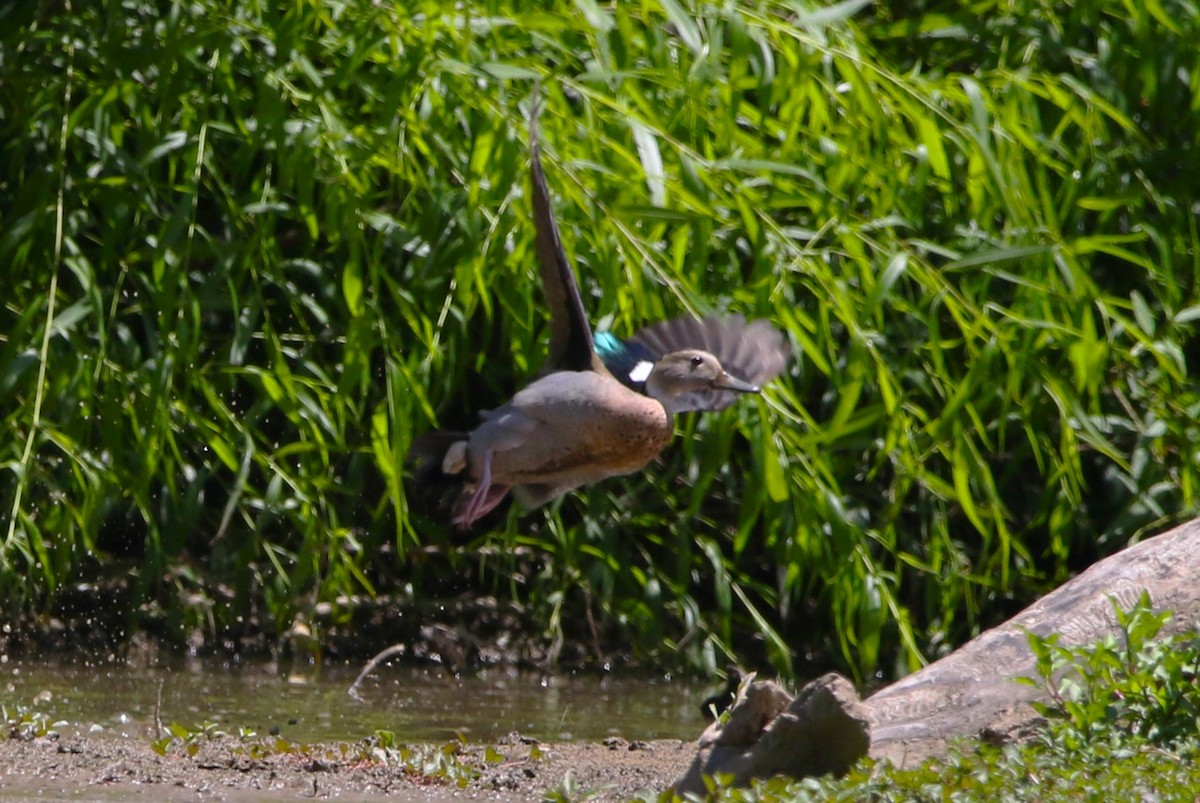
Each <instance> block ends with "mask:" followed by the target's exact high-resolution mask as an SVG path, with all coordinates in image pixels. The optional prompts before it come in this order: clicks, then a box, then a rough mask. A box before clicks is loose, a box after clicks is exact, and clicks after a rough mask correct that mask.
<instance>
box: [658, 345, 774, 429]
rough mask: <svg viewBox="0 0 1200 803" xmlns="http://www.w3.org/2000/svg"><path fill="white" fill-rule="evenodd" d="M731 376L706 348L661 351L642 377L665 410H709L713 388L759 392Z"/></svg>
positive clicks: (682, 411) (738, 391)
mask: <svg viewBox="0 0 1200 803" xmlns="http://www.w3.org/2000/svg"><path fill="white" fill-rule="evenodd" d="M760 390H761V389H760V388H759V387H758V385H752V384H750V383H749V382H744V381H742V380H741V379H738V378H737V377H736V376H733V375H732V374H730V373H729V372H728V371H726V370H725V369H724V368H723V367H722V366H721V361H720V360H718V359H717V358H716V357H714V356H713V355H712V354H710V353H708V352H707V351H699V350H696V349H686V350H684V351H673V352H671V353H670V354H666V355H664V356H663V357H662V358H661V359H659V360H658V361H657V362H656V363H654V367H653V368H651V369H650V375H649V376H647V377H646V394H647V395H648V396H652V397H653V398H655V399H657V400H658V402H659V403H660V404H662V406H663V407H664V408H666V410H667V412H668V413H671V414H672V415H674V414H675V413H686V412H689V411H692V410H711V409H712V397H713V394H714V392H720V391H733V392H734V393H759V392H760Z"/></svg>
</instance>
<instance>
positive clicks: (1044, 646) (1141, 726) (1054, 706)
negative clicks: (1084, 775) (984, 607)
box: [1023, 593, 1200, 749]
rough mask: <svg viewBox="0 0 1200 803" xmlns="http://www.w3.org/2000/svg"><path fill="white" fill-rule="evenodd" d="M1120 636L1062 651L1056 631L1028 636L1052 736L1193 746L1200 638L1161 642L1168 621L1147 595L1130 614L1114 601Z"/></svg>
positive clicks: (1076, 741) (1078, 742)
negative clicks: (1035, 660) (1044, 696)
mask: <svg viewBox="0 0 1200 803" xmlns="http://www.w3.org/2000/svg"><path fill="white" fill-rule="evenodd" d="M1113 610H1114V612H1115V614H1116V618H1117V625H1118V632H1117V633H1116V634H1113V635H1110V636H1108V637H1107V638H1105V639H1103V640H1101V641H1100V642H1098V643H1097V644H1095V645H1092V646H1088V647H1075V648H1072V647H1066V646H1063V645H1062V643H1061V640H1060V637H1059V636H1058V635H1057V634H1052V635H1050V636H1046V637H1042V636H1038V635H1036V634H1032V633H1031V634H1029V645H1030V647H1031V648H1032V649H1033V652H1034V655H1036V656H1037V674H1038V677H1037V679H1028V678H1026V679H1023V680H1024V682H1026V683H1030V684H1034V685H1038V686H1042V687H1044V688H1045V689H1046V691H1047V693H1048V695H1049V698H1050V700H1049V702H1046V703H1039V704H1036V707H1037V709H1038V710H1039V711H1040V712H1041V713H1042V714H1043V715H1044V716H1045V717H1046V718H1047V720H1048V721H1049V728H1048V730H1047V738H1048V739H1049V740H1050V741H1051V742H1052V743H1054V744H1059V745H1062V746H1064V747H1066V748H1069V749H1080V748H1082V747H1084V746H1085V745H1088V744H1091V743H1094V742H1096V741H1100V740H1107V741H1112V742H1123V741H1128V740H1130V739H1141V740H1145V741H1146V742H1148V743H1150V744H1152V745H1156V746H1158V747H1162V748H1166V749H1177V748H1181V747H1182V746H1183V745H1185V744H1187V745H1190V746H1191V748H1192V749H1194V748H1195V746H1196V740H1197V735H1198V733H1200V681H1198V680H1197V667H1198V666H1200V635H1198V634H1196V633H1194V632H1193V633H1187V634H1180V635H1176V636H1172V637H1170V638H1162V639H1159V638H1156V637H1157V636H1158V634H1159V633H1160V632H1161V630H1162V628H1163V625H1165V624H1166V623H1167V622H1168V621H1169V620H1170V618H1171V614H1170V613H1169V612H1160V613H1156V612H1155V611H1154V609H1153V606H1152V605H1151V602H1150V598H1149V596H1148V595H1147V594H1145V593H1143V594H1142V596H1141V598H1140V599H1139V600H1138V601H1137V603H1136V604H1135V605H1134V606H1133V608H1131V609H1130V610H1128V611H1126V610H1122V609H1121V608H1120V607H1119V606H1118V605H1117V604H1116V603H1115V602H1114V603H1113Z"/></svg>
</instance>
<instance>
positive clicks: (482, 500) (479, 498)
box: [451, 449, 508, 530]
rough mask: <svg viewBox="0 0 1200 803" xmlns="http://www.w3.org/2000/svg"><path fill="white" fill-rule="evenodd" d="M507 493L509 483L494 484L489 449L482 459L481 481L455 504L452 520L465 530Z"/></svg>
mask: <svg viewBox="0 0 1200 803" xmlns="http://www.w3.org/2000/svg"><path fill="white" fill-rule="evenodd" d="M464 490H465V489H464ZM507 493H508V486H507V485H493V484H492V450H491V449H488V450H486V451H485V452H484V453H483V455H482V459H481V460H480V467H479V481H478V482H476V483H475V487H474V488H473V489H471V491H470V492H469V493H468V494H467V496H466V497H465V498H463V499H461V500H459V503H458V504H457V505H455V506H454V507H455V512H454V517H453V518H452V519H451V521H452V522H454V524H455V525H456V526H457V527H458V528H459V529H462V530H465V529H467V528H468V527H470V526H471V525H472V524H474V523H475V521H476V520H477V519H479V518H480V517H482V516H484V515H486V514H487V513H488V512H489V511H490V510H491V509H492V508H494V507H495V506H496V505H498V504H500V500H501V499H503V498H504V497H505V495H506V494H507Z"/></svg>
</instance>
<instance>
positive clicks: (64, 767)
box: [0, 734, 694, 801]
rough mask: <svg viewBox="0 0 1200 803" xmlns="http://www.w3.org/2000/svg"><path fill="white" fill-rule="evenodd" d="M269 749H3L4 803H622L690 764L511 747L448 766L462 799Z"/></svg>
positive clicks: (312, 754)
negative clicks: (561, 797) (561, 801)
mask: <svg viewBox="0 0 1200 803" xmlns="http://www.w3.org/2000/svg"><path fill="white" fill-rule="evenodd" d="M271 741H272V740H270V739H266V740H257V741H256V742H255V743H252V744H247V743H244V742H240V741H239V740H237V739H236V738H233V737H223V738H218V739H214V740H211V741H206V742H204V743H202V744H200V746H199V749H198V750H197V751H196V752H195V754H194V755H188V753H187V750H186V749H185V747H184V745H183V744H182V743H180V742H178V741H176V742H175V743H174V744H172V745H171V747H170V748H169V749H168V750H167V753H166V755H159V754H158V753H157V752H155V750H154V749H153V747H152V745H151V743H150V742H149V741H148V740H139V739H128V738H122V737H116V736H112V735H107V734H92V735H83V736H61V737H59V736H54V735H51V736H43V737H39V738H34V739H21V738H7V739H6V738H0V800H4V801H8V800H21V799H31V800H32V799H35V798H36V799H38V800H51V801H53V800H72V801H79V800H99V801H110V800H128V799H140V800H156V801H158V800H162V801H184V800H186V801H195V800H232V801H248V800H254V801H280V800H305V799H318V800H322V799H331V798H336V799H340V800H362V801H374V800H380V801H381V800H392V801H395V800H432V801H449V800H467V799H470V800H493V801H526V800H544V799H546V796H547V792H550V793H553V792H554V791H555V790H558V791H562V792H565V793H566V795H565V797H566V798H570V799H582V798H584V797H587V798H589V799H594V800H629V799H632V798H635V797H644V796H646V795H647V794H649V795H651V796H655V795H657V793H658V792H661V791H662V790H663V789H665V788H666V787H668V786H669V785H670V784H671V782H672V781H674V780H675V779H676V778H677V777H678V776H679V774H680V773H681V772H682V771H683V770H684V768H685V767H686V766H687V764H688V763H689V761H690V760H691V758H692V755H693V752H694V747H693V745H692V744H690V743H688V742H681V741H655V742H634V743H629V742H626V741H624V740H621V739H608V740H605V742H604V743H603V744H595V743H567V744H557V745H546V744H541V745H536V746H535V745H534V744H532V743H531V742H530V741H529V740H525V739H522V738H520V737H518V736H516V735H514V736H512V737H509V738H507V739H505V740H503V741H502V743H500V744H497V745H494V746H492V747H491V748H488V747H486V746H475V745H468V746H463V747H462V748H461V749H460V751H459V753H458V755H457V756H456V757H455V760H456V763H457V765H458V766H460V767H467V768H469V770H468V772H466V773H461V774H460V777H462V778H463V783H464V785H463V786H462V787H461V788H460V787H459V786H458V785H457V784H456V783H455V782H454V780H452V779H449V778H447V777H439V775H438V773H437V772H436V771H435V772H433V773H431V774H428V775H425V774H421V772H419V771H415V770H412V769H406V768H405V766H404V762H401V761H399V760H388V759H385V758H382V757H375V758H372V757H370V756H369V755H367V753H366V752H365V751H364V750H363V749H362V748H361V747H359V746H356V745H344V744H326V745H308V746H304V747H299V746H292V747H290V748H284V749H280V747H279V746H278V745H273V744H272V743H271ZM256 745H257V746H256ZM489 752H490V755H489ZM393 758H394V756H393ZM409 764H410V766H411V762H409Z"/></svg>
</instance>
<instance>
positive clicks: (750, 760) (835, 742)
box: [674, 519, 1200, 794]
mask: <svg viewBox="0 0 1200 803" xmlns="http://www.w3.org/2000/svg"><path fill="white" fill-rule="evenodd" d="M1197 578H1200V519H1197V520H1195V521H1191V522H1189V523H1187V524H1184V525H1182V526H1180V527H1177V528H1175V529H1174V530H1171V531H1169V532H1166V533H1163V534H1162V535H1159V536H1156V537H1154V538H1150V539H1147V540H1146V541H1142V542H1141V543H1139V544H1136V545H1134V546H1131V547H1129V548H1128V549H1126V550H1124V551H1122V552H1120V553H1118V554H1116V555H1113V556H1111V557H1109V558H1106V559H1105V560H1103V561H1101V562H1100V563H1097V564H1096V565H1094V566H1092V567H1091V568H1089V569H1088V570H1087V571H1085V572H1083V573H1082V574H1080V575H1079V576H1078V577H1076V578H1074V579H1073V580H1071V581H1069V582H1067V583H1066V584H1065V585H1063V586H1061V587H1060V588H1058V589H1057V590H1055V591H1053V592H1051V593H1050V594H1047V595H1046V596H1045V597H1043V598H1042V599H1040V600H1038V601H1037V602H1036V603H1034V604H1033V605H1031V606H1029V607H1028V608H1026V609H1025V610H1024V611H1022V612H1021V613H1019V614H1017V615H1016V616H1014V617H1013V618H1012V619H1009V620H1008V621H1007V622H1005V623H1004V624H1002V625H1000V626H999V627H996V628H993V629H992V630H989V631H987V632H986V633H983V634H982V635H980V636H979V637H978V638H976V639H974V640H972V641H970V642H968V643H967V644H966V645H964V646H963V647H961V648H960V649H958V650H957V651H955V652H954V653H952V654H951V655H948V656H946V657H945V658H942V659H941V660H939V661H937V662H935V663H933V664H930V665H929V666H927V667H925V668H924V669H922V670H920V671H919V672H915V673H914V674H912V675H909V676H908V677H906V678H904V679H902V680H900V681H898V682H897V683H894V684H892V685H891V686H888V687H887V688H885V689H883V690H881V691H879V692H877V693H876V694H874V695H872V696H871V697H869V698H867V699H866V700H862V701H860V700H859V699H858V698H857V696H856V695H855V694H854V691H853V687H852V686H851V685H850V683H849V681H846V680H845V679H844V678H840V677H838V676H836V675H826V676H825V677H823V678H821V679H819V680H817V681H814V682H813V683H811V684H809V685H808V686H806V687H805V688H804V689H802V690H801V691H800V694H799V695H798V696H797V697H796V698H795V699H792V698H791V697H790V696H789V695H787V694H786V693H784V692H783V691H782V690H781V689H779V687H778V686H776V685H775V684H773V683H770V682H763V681H758V682H755V683H752V684H749V685H748V686H747V687H745V688H743V691H742V694H741V695H740V696H739V698H738V700H737V702H736V703H735V704H734V707H733V709H732V711H731V715H730V718H729V720H728V721H727V723H726V724H725V725H724V726H720V725H715V724H714V725H713V726H712V727H710V728H709V729H708V730H707V731H705V734H704V735H703V736H702V737H701V740H700V743H699V749H698V751H697V754H696V757H695V759H694V760H693V763H692V765H691V767H689V768H688V770H687V771H686V772H685V773H684V774H683V775H682V776H681V777H680V778H679V780H678V781H676V783H675V787H674V788H675V791H676V792H677V793H679V794H687V793H692V794H703V792H704V781H703V776H705V775H714V774H717V773H722V774H728V775H731V776H732V777H733V782H734V783H735V784H739V785H740V784H746V783H748V782H749V781H750V780H752V779H754V778H761V777H768V776H771V775H777V774H783V775H790V776H792V777H796V778H803V777H807V776H815V775H822V774H826V773H830V772H835V773H836V772H844V771H845V770H846V769H849V767H850V766H851V765H852V764H853V763H854V762H855V761H856V760H857V759H858V758H860V757H861V756H863V755H866V754H868V753H869V754H870V755H871V756H873V757H875V758H880V759H887V760H890V761H892V762H893V763H895V764H897V765H901V766H902V765H905V764H912V763H916V762H919V761H922V760H924V759H925V758H928V757H930V756H936V755H941V754H943V753H944V752H945V750H946V745H947V742H948V741H949V740H951V739H956V738H963V737H968V738H972V737H983V738H992V739H996V738H1000V739H1004V738H1011V737H1014V736H1018V735H1020V734H1021V733H1022V732H1024V731H1028V730H1029V729H1031V728H1036V727H1037V724H1038V722H1039V718H1038V716H1037V713H1036V712H1035V711H1034V709H1033V708H1032V707H1031V706H1030V703H1031V702H1034V701H1037V700H1041V699H1044V698H1045V695H1046V693H1045V691H1044V690H1042V689H1040V688H1038V687H1036V686H1029V685H1025V684H1021V683H1017V682H1015V680H1014V679H1015V678H1019V677H1034V676H1035V660H1034V656H1033V653H1032V652H1031V651H1030V649H1029V643H1028V640H1027V636H1026V633H1027V632H1032V633H1036V634H1038V635H1041V636H1048V635H1050V634H1051V633H1058V634H1060V637H1061V640H1060V644H1062V645H1064V646H1082V645H1086V644H1093V643H1095V642H1097V641H1099V640H1100V639H1102V638H1104V637H1105V636H1107V635H1110V634H1113V635H1115V634H1117V633H1118V629H1117V621H1116V617H1115V615H1114V612H1113V604H1114V602H1115V603H1116V604H1117V605H1118V606H1120V607H1121V608H1124V609H1128V608H1131V607H1133V605H1134V604H1135V603H1136V602H1137V600H1138V598H1139V597H1140V596H1141V595H1142V593H1143V592H1145V593H1147V594H1149V596H1150V599H1151V601H1152V603H1153V605H1154V608H1155V609H1156V610H1170V611H1173V612H1174V614H1175V615H1174V617H1173V618H1172V619H1171V620H1170V621H1169V622H1168V623H1167V625H1166V626H1165V627H1164V629H1163V631H1162V634H1163V635H1164V636H1165V635H1170V634H1173V633H1178V632H1184V631H1195V630H1197V629H1198V628H1200V580H1198V579H1197ZM739 709H741V710H740V711H739ZM731 728H733V729H734V732H733V733H732V734H731V735H729V736H723V733H724V732H725V731H727V730H729V729H731ZM748 729H749V730H750V731H753V732H750V733H748V732H747V730H748Z"/></svg>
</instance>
